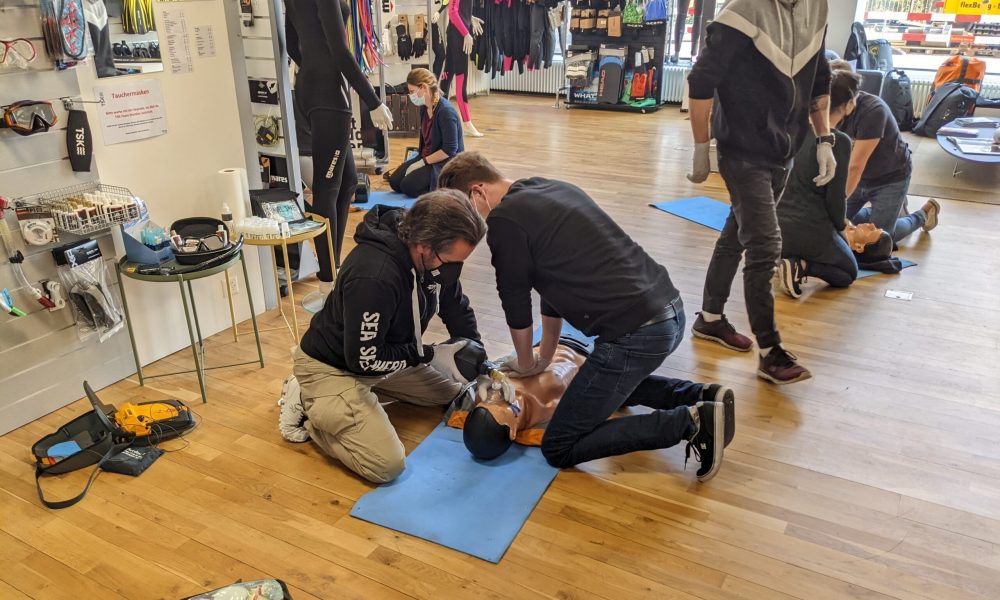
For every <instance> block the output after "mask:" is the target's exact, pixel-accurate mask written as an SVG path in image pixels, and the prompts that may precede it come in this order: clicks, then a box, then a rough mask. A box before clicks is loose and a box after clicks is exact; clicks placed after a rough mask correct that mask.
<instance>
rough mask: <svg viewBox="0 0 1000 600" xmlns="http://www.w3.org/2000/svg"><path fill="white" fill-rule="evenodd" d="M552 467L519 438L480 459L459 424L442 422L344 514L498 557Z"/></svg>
mask: <svg viewBox="0 0 1000 600" xmlns="http://www.w3.org/2000/svg"><path fill="white" fill-rule="evenodd" d="M556 473H557V469H555V468H554V467H550V466H549V464H548V463H547V462H545V458H543V457H542V451H541V450H540V449H539V448H537V447H533V446H531V447H529V446H522V445H520V444H514V445H512V446H511V447H510V450H508V451H507V452H506V453H504V455H503V456H501V457H500V458H497V459H496V460H492V461H486V462H480V461H478V460H476V459H474V458H472V455H470V454H469V451H468V450H466V449H465V444H463V443H462V430H461V429H455V428H453V427H448V426H447V425H445V424H444V423H441V424H440V425H438V426H437V428H436V429H435V430H434V431H432V432H431V434H430V435H429V436H427V438H426V439H424V441H422V442H420V445H419V446H417V448H416V450H414V451H413V452H412V453H411V454H410V455H409V456H407V457H406V469H405V470H404V471H403V474H402V475H400V476H399V478H398V479H396V480H395V481H393V482H390V483H386V484H383V485H381V486H379V487H378V488H376V489H374V490H372V491H370V492H368V493H367V494H365V495H364V496H362V497H361V498H360V499H358V501H357V502H356V503H355V504H354V508H353V509H351V516H353V517H357V518H359V519H363V520H365V521H368V522H370V523H375V524H376V525H381V526H383V527H388V528H389V529H393V530H395V531H399V532H402V533H406V534H409V535H413V536H416V537H419V538H422V539H425V540H429V541H431V542H434V543H436V544H441V545H442V546H447V547H448V548H452V549H454V550H458V551H459V552H464V553H466V554H470V555H472V556H475V557H477V558H481V559H483V560H488V561H490V562H493V563H497V562H500V559H501V558H502V557H503V555H504V553H505V552H506V551H507V548H509V547H510V545H511V543H513V541H514V538H515V537H516V536H517V533H518V532H519V531H520V530H521V527H522V526H523V525H524V522H525V521H526V520H527V519H528V517H529V516H530V515H531V511H532V510H534V508H535V505H536V504H537V503H538V501H539V499H541V497H542V494H544V493H545V490H546V489H548V487H549V484H550V483H552V480H553V479H554V478H555V476H556Z"/></svg>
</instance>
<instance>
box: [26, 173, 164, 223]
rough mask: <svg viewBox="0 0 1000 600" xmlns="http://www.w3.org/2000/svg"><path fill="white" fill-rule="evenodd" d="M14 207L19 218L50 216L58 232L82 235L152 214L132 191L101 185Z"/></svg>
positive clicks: (66, 190) (32, 199)
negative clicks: (25, 216)
mask: <svg viewBox="0 0 1000 600" xmlns="http://www.w3.org/2000/svg"><path fill="white" fill-rule="evenodd" d="M14 208H15V209H16V210H17V212H18V215H19V216H20V215H22V214H28V215H30V214H45V215H50V216H51V217H52V219H53V220H54V223H55V227H56V229H59V230H60V231H65V232H67V233H73V234H76V235H81V236H82V235H92V234H95V233H99V232H102V231H105V230H107V229H108V228H110V227H111V226H112V225H115V224H119V223H120V224H126V223H130V222H132V221H136V220H138V219H140V218H142V217H145V216H146V215H147V214H148V212H147V210H146V205H145V203H144V202H143V201H142V200H140V199H139V198H136V197H135V195H133V194H132V192H131V190H129V189H128V188H124V187H120V186H115V185H106V184H102V183H97V182H89V183H81V184H78V185H73V186H69V187H64V188H60V189H57V190H51V191H47V192H43V193H41V194H37V195H34V196H26V197H22V198H18V199H16V200H15V201H14Z"/></svg>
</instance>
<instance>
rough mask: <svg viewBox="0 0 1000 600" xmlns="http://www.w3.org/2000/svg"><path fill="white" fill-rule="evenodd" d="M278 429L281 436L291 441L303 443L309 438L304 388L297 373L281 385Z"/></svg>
mask: <svg viewBox="0 0 1000 600" xmlns="http://www.w3.org/2000/svg"><path fill="white" fill-rule="evenodd" d="M278 406H279V407H281V408H279V409H278V431H280V432H281V437H283V438H285V439H286V440H288V441H289V442H296V443H302V442H305V441H308V440H309V432H308V431H306V428H305V422H306V419H307V418H308V417H306V412H305V410H304V408H303V406H302V388H300V387H299V380H298V379H296V378H295V375H289V376H288V377H286V378H285V382H284V383H283V384H282V386H281V398H279V399H278Z"/></svg>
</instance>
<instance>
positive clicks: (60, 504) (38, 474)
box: [35, 441, 132, 510]
mask: <svg viewBox="0 0 1000 600" xmlns="http://www.w3.org/2000/svg"><path fill="white" fill-rule="evenodd" d="M131 445H132V442H131V441H128V442H126V443H123V444H115V445H114V446H111V448H110V449H109V450H108V451H107V453H105V454H104V456H102V457H101V460H99V461H97V464H96V465H94V470H93V471H91V472H90V477H88V478H87V485H85V486H84V487H83V491H82V492H80V493H79V494H77V495H76V496H73V497H72V498H70V499H68V500H57V501H54V502H52V501H49V500H46V499H45V494H44V493H43V492H42V483H41V481H40V480H41V478H42V477H54V475H49V474H47V473H46V472H45V471H42V469H41V468H39V467H37V466H36V467H35V489H37V490H38V499H39V500H41V501H42V504H44V505H45V506H46V507H48V508H51V509H53V510H59V509H60V508H68V507H70V506H73V505H74V504H76V503H77V502H79V501H80V500H83V497H84V496H86V495H87V492H89V491H90V485H91V484H92V483H94V479H95V478H96V477H97V472H98V471H100V470H101V466H102V465H103V464H104V463H105V462H107V461H108V459H109V458H111V457H112V456H114V455H116V454H118V453H119V452H121V451H122V450H124V449H126V448H128V447H129V446H131ZM94 454H97V453H96V452H95V453H94Z"/></svg>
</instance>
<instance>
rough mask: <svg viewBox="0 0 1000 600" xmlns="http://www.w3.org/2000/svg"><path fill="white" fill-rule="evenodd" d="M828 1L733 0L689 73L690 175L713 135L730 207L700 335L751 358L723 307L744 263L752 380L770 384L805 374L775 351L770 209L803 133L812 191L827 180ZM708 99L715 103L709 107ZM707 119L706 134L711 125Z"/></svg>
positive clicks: (776, 243) (705, 157)
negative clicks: (813, 138)
mask: <svg viewBox="0 0 1000 600" xmlns="http://www.w3.org/2000/svg"><path fill="white" fill-rule="evenodd" d="M826 15H827V3H826V2H821V1H820V2H817V1H812V0H809V1H806V0H774V1H773V2H770V1H769V2H761V1H759V0H729V2H727V3H726V7H725V8H724V9H722V11H721V12H720V13H719V15H718V17H716V19H715V21H714V22H713V23H712V24H711V25H709V26H708V29H707V39H706V46H705V49H704V50H703V51H702V52H701V54H699V55H698V62H696V63H695V65H694V68H693V69H692V71H691V75H690V76H688V85H689V89H690V92H689V96H690V110H691V129H692V133H693V134H694V141H695V154H694V165H693V169H692V171H691V174H690V175H688V179H690V180H691V181H692V182H694V183H701V182H703V181H705V179H707V178H708V174H709V144H710V137H715V139H716V140H717V142H718V150H719V173H720V174H721V175H722V178H723V179H724V180H725V182H726V188H727V189H728V190H729V195H730V201H731V203H732V210H731V211H730V213H729V218H728V219H726V225H725V227H724V228H723V229H722V233H721V234H720V235H719V240H718V241H717V242H716V244H715V251H714V253H713V255H712V261H711V263H709V265H708V274H707V275H706V277H705V290H704V294H703V298H702V312H701V313H700V314H699V316H698V319H697V320H696V321H695V323H694V326H693V327H692V332H693V333H694V335H695V336H696V337H700V338H703V339H707V340H712V341H714V342H717V343H719V344H722V345H723V346H725V347H727V348H730V349H733V350H738V351H741V352H749V351H750V350H751V349H753V342H752V341H751V340H750V338H748V337H746V336H745V335H742V334H740V333H737V332H736V329H735V328H734V327H733V326H732V325H731V324H730V323H729V321H728V320H727V319H726V315H725V313H724V309H725V306H726V302H727V300H728V299H729V292H730V288H731V287H732V284H733V278H734V277H735V276H736V271H737V269H739V266H740V259H741V258H744V254H745V259H746V262H745V265H744V267H743V293H744V296H745V299H746V307H747V314H748V316H749V317H750V328H751V329H752V330H753V334H754V336H755V337H756V338H757V346H758V348H759V350H760V358H759V360H758V368H757V375H758V376H759V377H761V378H763V379H766V380H768V381H771V382H773V383H779V384H784V383H792V382H795V381H802V380H804V379H808V378H809V377H811V374H810V373H809V371H808V370H807V369H806V368H805V367H803V366H802V365H800V364H798V362H797V359H796V358H795V356H794V355H792V353H790V352H788V351H786V350H785V349H784V348H783V347H782V346H781V336H780V334H779V333H778V327H777V325H776V324H775V319H774V296H773V295H772V293H771V276H772V274H773V273H774V268H775V265H776V263H777V262H778V259H779V258H780V255H781V233H780V232H779V231H778V220H777V217H776V216H775V205H776V203H777V201H778V199H779V198H780V197H781V192H782V189H783V188H784V186H785V180H786V179H787V177H788V170H789V168H790V167H791V161H792V157H793V156H795V153H796V151H797V150H798V149H799V147H800V146H801V145H802V142H803V141H804V140H805V138H806V136H808V135H813V131H812V129H811V128H810V127H809V125H810V121H811V122H812V125H813V127H814V128H815V135H818V136H819V143H817V145H816V154H815V158H814V159H813V160H816V162H817V165H818V175H817V177H816V180H815V183H816V185H819V186H822V185H826V184H827V183H829V182H830V180H831V179H833V176H834V172H835V170H836V160H835V158H834V155H833V144H834V142H835V140H836V138H834V137H833V135H832V134H831V133H830V115H829V100H830V67H829V64H828V63H827V61H826V58H825V56H824V36H825V31H826ZM713 98H714V99H715V103H714V108H713ZM710 119H711V132H710V131H709V120H710Z"/></svg>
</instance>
